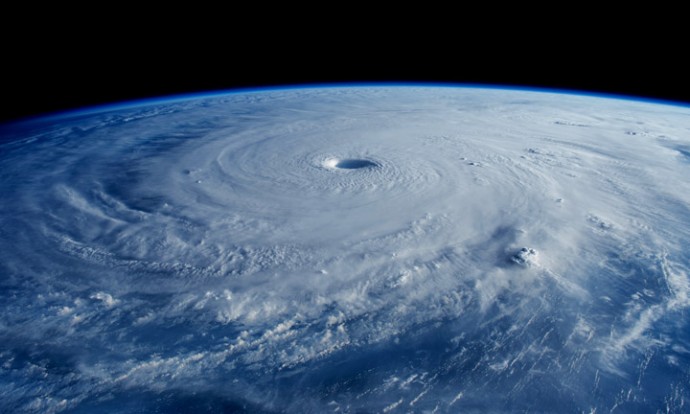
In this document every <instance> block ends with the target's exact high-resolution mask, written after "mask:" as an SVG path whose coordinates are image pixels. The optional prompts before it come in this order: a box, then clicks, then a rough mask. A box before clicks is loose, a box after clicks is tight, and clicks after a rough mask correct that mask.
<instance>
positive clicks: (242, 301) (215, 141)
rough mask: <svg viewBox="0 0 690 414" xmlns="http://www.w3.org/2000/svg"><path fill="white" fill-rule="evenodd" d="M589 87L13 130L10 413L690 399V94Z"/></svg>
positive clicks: (1, 225) (665, 405)
mask: <svg viewBox="0 0 690 414" xmlns="http://www.w3.org/2000/svg"><path fill="white" fill-rule="evenodd" d="M568 92H576V93H564V92H563V91H554V90H535V89H534V88H530V89H518V88H504V87H500V86H489V85H487V87H478V86H476V85H475V86H448V85H441V86H439V85H419V84H413V85H401V84H395V85H364V86H358V85H337V86H333V85H331V86H312V87H286V88H266V89H259V90H245V91H228V93H225V92H223V93H212V94H211V93H204V94H200V95H198V96H191V95H187V96H183V97H181V96H178V97H171V98H166V99H161V98H159V99H155V100H148V101H136V102H129V103H118V104H115V105H108V106H99V107H93V108H85V109H83V110H78V111H71V112H68V113H60V114H53V115H51V116H46V117H39V118H35V119H26V120H22V121H19V122H14V123H8V124H3V125H0V136H1V137H2V140H1V141H0V165H1V167H0V234H1V235H2V237H0V283H1V288H0V310H1V312H0V315H1V316H0V328H1V329H0V341H1V344H2V345H0V411H8V412H27V413H89V412H114V413H153V412H228V413H235V412H238V413H239V412H251V413H274V412H275V413H277V412H282V413H305V412H315V413H317V412H318V413H321V412H339V413H362V412H372V413H373V412H382V413H397V412H405V413H407V412H415V413H416V412H419V413H442V412H573V413H594V412H684V411H686V410H687V404H688V402H687V400H688V398H690V390H689V386H688V384H689V383H690V319H689V317H688V308H689V307H690V280H689V278H688V274H689V272H690V270H689V269H690V253H688V250H687V246H690V180H688V178H687V177H690V106H687V105H680V104H671V103H668V102H655V101H650V100H648V99H638V100H635V99H622V97H616V96H608V95H594V94H591V93H586V92H577V91H568ZM626 98H627V97H626Z"/></svg>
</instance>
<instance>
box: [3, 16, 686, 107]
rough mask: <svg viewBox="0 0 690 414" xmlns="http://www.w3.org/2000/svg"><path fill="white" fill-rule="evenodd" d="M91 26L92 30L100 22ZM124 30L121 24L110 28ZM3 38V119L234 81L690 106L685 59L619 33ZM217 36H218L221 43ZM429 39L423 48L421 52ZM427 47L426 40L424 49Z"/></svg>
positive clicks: (52, 34)
mask: <svg viewBox="0 0 690 414" xmlns="http://www.w3.org/2000/svg"><path fill="white" fill-rule="evenodd" d="M97 25H98V23H94V24H93V25H92V27H95V26H97ZM126 28H127V27H126V26H124V27H119V28H118V30H123V29H126ZM62 30H63V28H62V27H61V26H60V27H53V30H52V31H51V30H47V31H45V32H44V35H43V36H42V37H39V38H38V40H35V39H34V38H32V37H22V36H18V35H17V34H16V33H10V34H11V35H12V36H14V39H15V40H17V39H19V40H21V41H13V42H10V43H9V44H7V45H6V46H7V47H6V48H5V50H4V52H3V53H4V55H3V59H2V76H0V92H2V100H1V103H0V121H7V120H12V119H18V118H21V117H26V116H32V115H38V114H42V113H46V112H51V111H59V110H68V109H73V108H78V107H83V106H89V105H94V104H100V103H108V102H118V101H126V100H130V99H137V98H146V97H158V96H165V95H171V94H180V93H193V92H204V91H214V90H220V89H232V88H242V87H250V88H251V87H264V86H274V85H292V84H310V83H311V84H313V83H319V84H321V83H331V82H444V83H445V82H448V83H478V84H499V85H511V86H526V87H530V86H533V87H546V88H562V89H574V90H582V91H591V92H604V93H616V94H624V95H632V96H641V97H648V98H658V99H669V100H679V101H683V102H690V82H688V80H687V74H688V73H690V67H689V66H688V65H687V64H686V63H684V62H682V60H683V56H681V55H680V54H673V53H667V52H664V51H663V50H664V49H662V48H659V49H657V48H655V47H651V46H650V47H646V48H645V47H642V46H639V44H637V43H635V44H630V42H628V43H625V42H624V41H623V40H625V39H623V40H616V41H615V42H614V41H611V42H608V43H607V42H602V43H601V44H599V45H598V47H596V48H591V47H585V46H584V45H580V44H579V43H578V42H577V41H574V42H570V43H564V44H562V45H561V46H560V47H558V48H553V47H551V46H549V44H548V43H544V42H543V39H546V38H548V36H549V34H548V33H545V34H544V35H543V39H542V38H540V40H539V42H537V41H531V42H522V43H521V42H517V41H515V42H512V41H511V38H510V37H508V38H506V39H505V40H506V41H505V42H504V43H501V44H491V43H486V42H483V43H482V42H466V41H465V42H445V43H443V44H437V45H433V44H431V45H430V44H428V43H426V44H425V43H424V42H421V43H420V42H419V41H414V39H410V38H408V39H397V38H396V39H395V40H392V39H387V38H385V37H383V38H378V39H376V40H375V41H374V40H371V41H362V39H359V40H357V41H352V42H350V41H349V40H348V39H347V36H344V37H343V38H344V40H339V41H337V42H336V41H333V42H331V43H328V45H329V47H327V48H325V47H324V46H323V45H322V44H320V43H318V42H315V39H319V33H312V34H311V35H310V36H309V37H306V38H300V37H295V36H285V37H283V36H282V35H281V33H277V34H274V35H273V37H271V38H270V40H269V41H268V42H262V41H258V40H254V41H252V42H247V41H246V40H245V39H244V38H243V37H242V36H241V35H240V34H239V33H234V34H232V35H231V36H230V35H229V36H227V37H225V38H220V40H221V41H219V38H218V32H214V33H213V35H214V36H215V37H214V39H213V41H207V39H206V38H205V35H204V34H203V33H201V34H198V33H197V34H196V35H195V36H193V37H188V36H187V35H181V34H179V33H177V32H175V34H172V32H164V33H156V34H155V35H150V36H145V37H143V38H136V39H134V38H133V37H131V36H130V37H127V36H123V37H120V34H119V33H116V34H115V35H112V36H108V37H107V39H104V38H99V39H98V40H99V41H98V42H95V43H94V42H91V41H90V40H91V39H90V36H91V33H90V32H89V31H88V30H82V29H80V30H72V31H69V30H67V31H65V32H64V33H63V32H62ZM223 40H224V41H223ZM427 46H428V47H427ZM431 46H433V47H431Z"/></svg>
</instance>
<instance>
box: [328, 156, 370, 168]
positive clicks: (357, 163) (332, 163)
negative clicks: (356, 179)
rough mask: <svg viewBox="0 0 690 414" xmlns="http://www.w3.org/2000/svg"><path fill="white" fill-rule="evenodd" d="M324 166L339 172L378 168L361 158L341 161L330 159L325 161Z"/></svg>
mask: <svg viewBox="0 0 690 414" xmlns="http://www.w3.org/2000/svg"><path fill="white" fill-rule="evenodd" d="M324 164H325V165H326V167H329V168H338V169H341V170H359V169H362V168H374V167H378V166H379V165H378V164H377V163H375V162H374V161H370V160H366V159H361V158H347V159H342V160H340V159H336V158H331V159H329V160H327V161H326V162H325V163H324Z"/></svg>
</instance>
